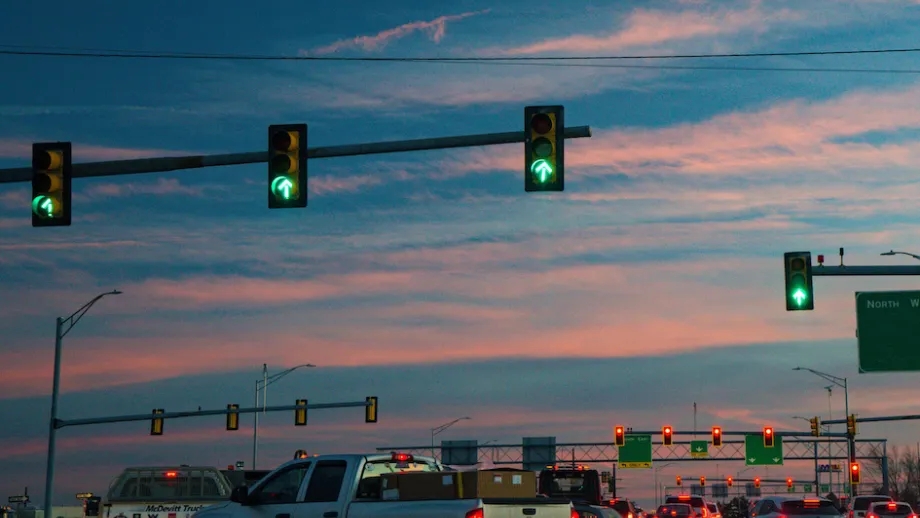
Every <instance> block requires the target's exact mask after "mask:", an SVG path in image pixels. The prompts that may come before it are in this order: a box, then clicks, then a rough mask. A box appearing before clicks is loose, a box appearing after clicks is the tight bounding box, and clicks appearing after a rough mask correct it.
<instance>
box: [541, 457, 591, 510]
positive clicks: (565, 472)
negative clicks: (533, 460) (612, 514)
mask: <svg viewBox="0 0 920 518" xmlns="http://www.w3.org/2000/svg"><path fill="white" fill-rule="evenodd" d="M601 486H602V483H601V476H600V473H598V471H597V470H596V469H591V468H590V467H588V466H583V465H573V466H565V465H561V466H560V465H558V464H550V465H547V466H546V467H545V468H544V469H543V470H541V471H540V474H539V475H538V478H537V487H538V489H537V491H538V492H539V493H540V494H543V495H546V496H548V497H550V498H567V499H569V500H571V501H573V502H584V503H587V504H590V505H605V503H606V501H607V500H608V499H607V498H605V494H604V491H603V488H602V487H601Z"/></svg>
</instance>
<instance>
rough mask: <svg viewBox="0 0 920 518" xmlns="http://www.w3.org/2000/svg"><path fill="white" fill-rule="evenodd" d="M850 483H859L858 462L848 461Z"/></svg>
mask: <svg viewBox="0 0 920 518" xmlns="http://www.w3.org/2000/svg"><path fill="white" fill-rule="evenodd" d="M850 484H854V485H855V484H859V463H858V462H851V463H850Z"/></svg>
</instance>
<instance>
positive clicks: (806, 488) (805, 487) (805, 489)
mask: <svg viewBox="0 0 920 518" xmlns="http://www.w3.org/2000/svg"><path fill="white" fill-rule="evenodd" d="M802 491H804V492H806V493H811V484H805V485H803V486H802Z"/></svg>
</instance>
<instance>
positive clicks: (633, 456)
mask: <svg viewBox="0 0 920 518" xmlns="http://www.w3.org/2000/svg"><path fill="white" fill-rule="evenodd" d="M624 439H626V444H624V445H623V446H619V447H618V450H617V467H619V468H620V469H631V468H640V469H641V468H644V469H648V468H651V467H652V436H651V435H630V434H626V437H624Z"/></svg>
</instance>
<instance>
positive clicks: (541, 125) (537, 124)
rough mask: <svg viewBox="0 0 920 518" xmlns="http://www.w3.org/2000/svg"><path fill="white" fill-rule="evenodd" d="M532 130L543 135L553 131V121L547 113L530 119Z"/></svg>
mask: <svg viewBox="0 0 920 518" xmlns="http://www.w3.org/2000/svg"><path fill="white" fill-rule="evenodd" d="M530 129H531V130H532V131H534V132H535V133H539V134H541V135H543V134H545V133H549V132H550V130H552V129H553V119H552V118H550V116H549V115H547V114H545V113H538V114H536V115H534V116H533V118H532V119H530Z"/></svg>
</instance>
